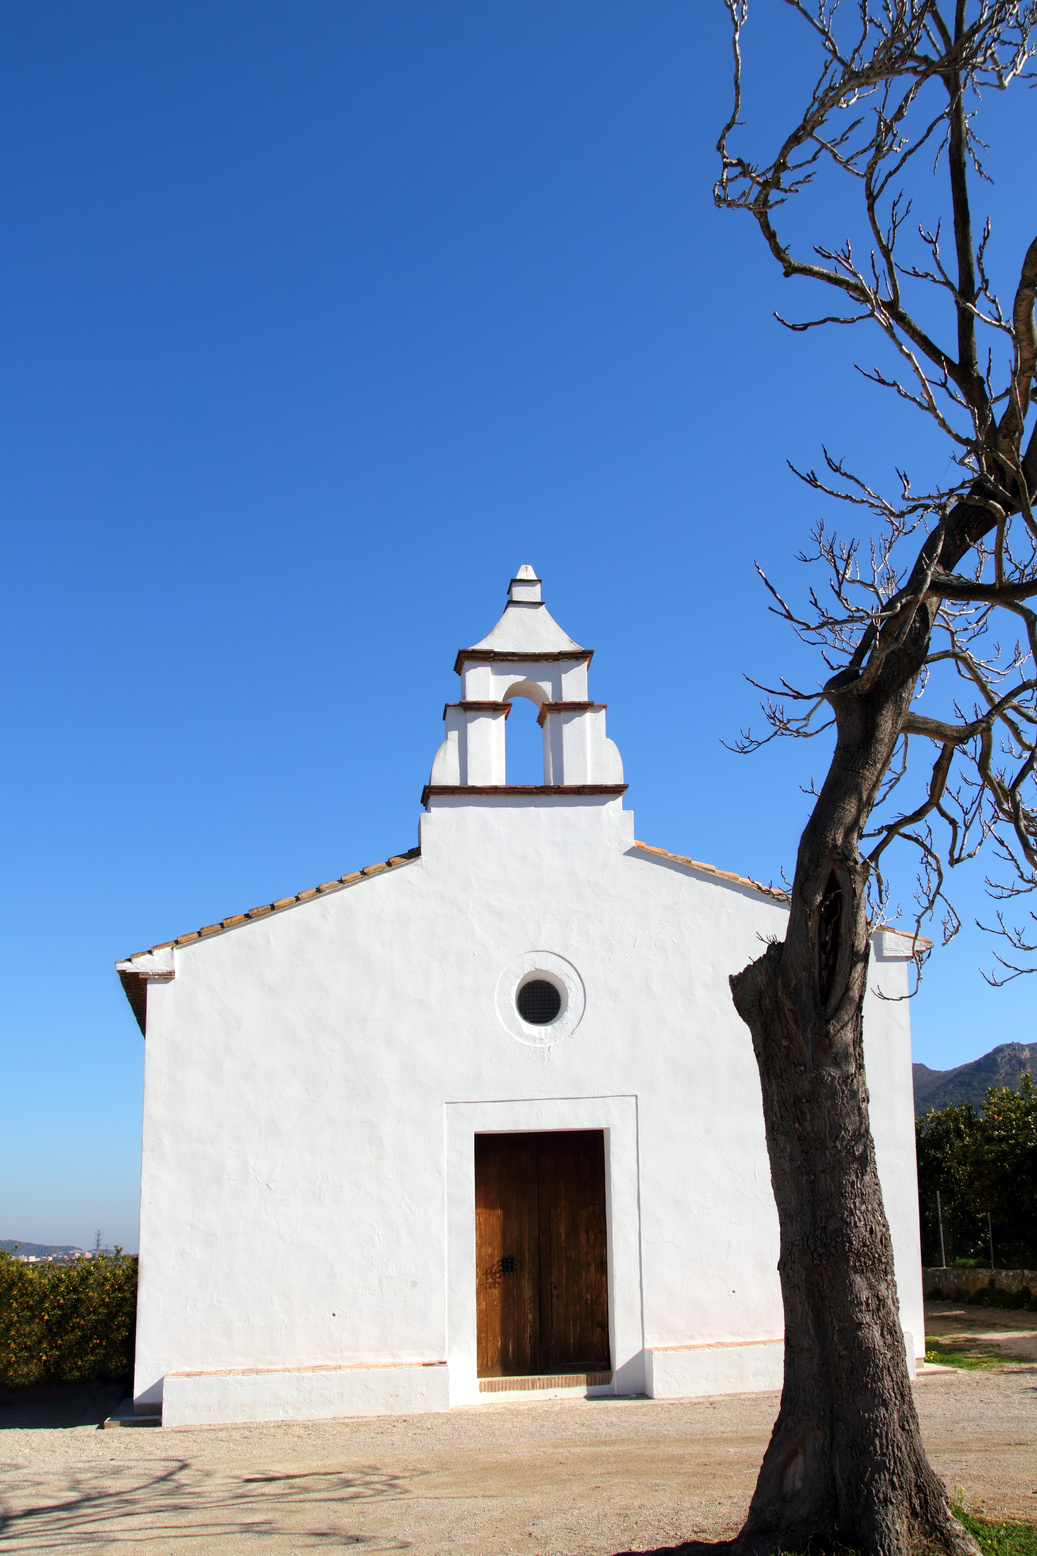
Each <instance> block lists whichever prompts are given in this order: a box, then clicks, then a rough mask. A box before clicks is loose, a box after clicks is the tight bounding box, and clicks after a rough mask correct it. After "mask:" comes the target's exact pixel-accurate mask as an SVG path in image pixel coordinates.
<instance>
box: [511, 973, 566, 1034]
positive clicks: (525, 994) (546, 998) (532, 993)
mask: <svg viewBox="0 0 1037 1556" xmlns="http://www.w3.org/2000/svg"><path fill="white" fill-rule="evenodd" d="M515 1004H516V1006H517V1007H518V1013H519V1015H520V1016H521V1017H522V1019H523V1021H528V1022H529V1024H530V1026H535V1027H546V1026H547V1025H548V1023H549V1022H551V1021H553V1020H554V1019H555V1017H556V1016H557V1014H558V1012H559V1011H560V1010H561V1008H562V996H561V994H559V992H558V990H557V989H556V988H555V986H554V984H553V983H548V981H547V979H546V978H532V979H531V980H530V982H529V983H524V984H523V985H522V987H521V989H519V991H518V993H517V994H516V996H515Z"/></svg>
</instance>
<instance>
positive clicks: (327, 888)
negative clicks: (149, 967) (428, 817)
mask: <svg viewBox="0 0 1037 1556" xmlns="http://www.w3.org/2000/svg"><path fill="white" fill-rule="evenodd" d="M420 853H421V849H420V848H409V849H408V850H407V852H406V853H405V854H393V856H392V858H391V859H384V860H381V861H380V862H379V863H378V864H365V865H364V867H363V869H362V870H354V871H353V872H352V874H350V875H340V876H339V877H338V879H337V880H334V881H323V882H322V883H321V884H320V885H319V886H310V887H307V889H306V890H305V891H300V892H296V894H295V896H294V897H278V899H277V901H276V902H264V903H261V904H260V906H259V907H258V908H249V910H248V912H247V913H235V914H232V916H231V917H230V918H223V919H220V920H219V921H218V923H215V924H205V925H203V926H202V928H201V929H195V930H192V931H191V933H190V934H188V935H178V936H177V937H176V939H175V940H163V941H162V943H161V944H160V945H152V946H148V947H147V949H146V950H144V951H134V953H133V956H127V957H126V958H125V960H126V961H127V962H132V961H133V957H134V956H148V955H150V954H151V952H153V951H166V950H168V949H169V947H170V946H181V945H193V944H194V943H195V941H196V940H208V938H209V936H210V935H218V934H221V933H222V932H223V930H225V929H237V928H238V926H239V925H240V924H248V923H250V922H251V921H252V920H254V919H257V918H265V917H266V915H267V914H268V913H280V912H281V910H282V909H283V908H294V907H295V905H296V903H298V902H309V901H310V899H311V898H312V897H323V896H326V895H327V893H328V892H332V891H341V889H342V887H343V886H355V885H356V884H357V882H358V881H364V880H369V879H370V878H371V876H372V875H381V874H382V873H383V871H385V870H395V869H398V868H399V866H400V865H401V864H410V863H411V861H412V860H413V859H417V858H418V856H419V855H420Z"/></svg>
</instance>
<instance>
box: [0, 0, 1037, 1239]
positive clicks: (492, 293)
mask: <svg viewBox="0 0 1037 1556" xmlns="http://www.w3.org/2000/svg"><path fill="white" fill-rule="evenodd" d="M773 12H774V6H773V5H772V4H770V3H769V0H765V3H764V4H763V5H761V15H762V22H761V32H760V38H761V43H762V44H763V45H764V48H765V52H766V54H767V56H768V57H769V58H772V59H773V58H777V59H778V60H779V61H780V62H781V64H782V72H781V75H782V80H783V81H787V80H790V79H791V80H794V79H795V75H796V68H797V67H798V63H799V61H798V58H797V56H796V55H795V53H794V52H793V49H794V43H793V41H792V40H791V39H790V38H789V37H788V36H787V34H786V33H784V32H783V31H781V30H780V28H779V27H778V25H777V23H776V22H775V21H774V18H773V15H772V14H771V13H773ZM723 19H724V13H723V9H722V7H721V5H720V3H719V0H717V3H715V4H701V5H689V4H687V0H651V3H649V4H644V5H638V6H635V5H632V4H630V3H629V0H623V3H620V0H512V3H505V0H490V3H487V0H437V4H435V5H429V4H427V3H424V0H385V3H382V0H378V3H376V0H298V3H295V4H292V5H290V6H289V5H285V4H283V3H276V4H275V3H268V0H204V3H203V0H194V3H192V0H186V3H185V0H175V3H167V0H149V4H148V5H147V6H141V5H139V4H136V3H130V0H117V3H113V0H92V3H91V4H90V5H83V4H81V3H78V0H75V3H67V0H44V3H41V4H36V5H30V6H26V5H20V6H19V5H8V6H6V7H4V8H2V9H0V74H2V77H3V80H2V88H0V180H2V189H3V213H4V242H3V245H2V246H0V299H2V303H0V306H2V308H3V314H4V324H3V337H4V351H3V367H2V376H0V396H2V426H3V429H4V436H3V438H2V440H0V442H2V448H0V491H2V494H3V514H4V518H3V532H2V540H0V544H2V547H3V556H2V563H3V567H2V577H3V584H2V588H3V609H2V612H0V632H2V634H3V663H4V670H5V673H4V676H3V691H2V694H3V702H4V712H3V718H4V725H5V731H6V734H7V737H8V739H7V742H6V756H5V760H4V763H3V769H2V780H0V781H2V784H3V804H2V816H3V831H4V839H3V861H4V891H3V894H2V898H0V913H2V915H3V926H2V929H3V933H2V936H0V1021H2V1043H3V1064H4V1076H5V1088H4V1090H5V1100H6V1108H5V1124H4V1129H3V1131H2V1132H0V1152H2V1153H3V1158H4V1159H3V1161H2V1164H0V1236H5V1237H24V1238H27V1239H33V1240H40V1241H51V1242H79V1243H83V1242H90V1243H92V1240H93V1236H94V1232H95V1230H96V1229H97V1228H101V1230H102V1233H103V1236H104V1239H105V1240H106V1241H109V1242H114V1241H118V1242H120V1243H122V1244H124V1245H125V1246H128V1247H134V1246H135V1240H136V1177H137V1170H138V1158H139V1133H140V1087H141V1073H142V1061H143V1043H142V1040H141V1037H140V1034H139V1032H138V1030H137V1027H136V1025H135V1023H134V1021H133V1018H132V1016H131V1014H130V1012H129V1009H128V1007H127V1006H126V1004H125V1001H124V999H123V996H122V994H121V991H120V988H119V984H118V981H117V979H116V977H115V974H114V972H113V969H112V964H113V961H114V960H115V958H116V957H118V956H122V955H126V954H128V953H130V952H132V951H135V950H137V949H139V948H140V947H142V946H145V945H148V944H150V943H152V942H155V941H161V940H165V939H167V938H169V937H170V936H172V935H175V934H177V933H180V932H183V931H185V930H188V929H191V928H195V927H197V926H198V925H199V924H202V923H207V922H211V921H212V920H213V919H215V918H219V917H223V916H225V915H227V914H230V913H234V912H239V911H241V910H243V909H245V908H247V907H250V906H252V905H253V904H255V903H258V902H266V901H270V900H271V899H272V898H274V897H277V896H281V895H284V894H286V893H288V892H294V891H297V890H299V889H301V888H302V887H305V886H308V885H312V884H315V883H316V882H318V881H320V880H324V879H327V878H328V877H329V876H330V875H334V874H340V873H342V872H343V871H346V870H349V869H353V868H356V867H358V866H359V865H362V864H366V863H369V862H371V861H373V860H376V859H379V858H384V857H385V856H386V855H387V854H389V853H394V852H398V851H400V850H403V849H405V848H407V847H409V846H411V845H412V844H413V843H414V841H415V837H416V827H417V815H418V802H419V795H420V791H421V786H422V783H423V782H424V780H425V778H426V777H427V772H428V768H429V765H430V763H431V759H432V756H433V753H434V751H435V748H436V745H437V743H438V741H439V738H440V730H441V722H440V719H441V712H442V706H443V703H444V701H446V700H447V699H448V698H450V697H452V696H453V695H454V693H455V685H456V682H455V678H454V676H453V673H452V668H451V667H452V664H453V657H454V654H455V651H456V649H457V648H458V647H459V646H460V645H461V644H464V643H469V642H471V641H473V640H475V639H477V638H478V637H480V636H482V635H483V634H484V633H485V632H486V631H487V630H488V629H489V627H490V626H491V625H492V623H493V622H494V620H495V619H496V617H497V615H498V614H499V612H500V609H501V606H502V604H503V600H504V591H505V588H506V584H507V580H508V579H509V577H510V576H511V574H512V572H513V571H514V569H515V568H516V567H517V566H518V565H519V564H520V563H522V562H526V561H528V562H531V563H533V564H534V565H535V566H536V568H537V569H538V571H539V572H540V573H541V575H542V576H543V578H544V580H545V597H546V598H547V601H548V603H549V606H550V608H551V610H552V612H553V614H554V615H555V616H556V617H557V618H558V620H559V621H560V622H561V623H562V625H563V626H564V627H565V628H566V630H568V631H569V632H570V633H571V634H572V635H573V636H574V637H576V638H577V639H578V640H579V641H580V642H582V643H584V644H587V645H588V646H591V647H593V648H594V649H595V650H596V657H595V660H594V665H593V682H592V686H593V694H594V695H595V696H596V697H598V698H600V699H601V700H604V701H607V702H608V703H609V727H610V733H611V734H612V735H613V736H614V738H615V739H616V740H617V742H618V743H619V746H620V749H621V751H622V753H623V756H624V759H625V762H626V767H627V776H628V778H629V782H630V792H629V795H628V803H629V805H630V806H631V807H632V808H633V809H634V811H635V812H636V818H637V833H638V836H639V837H641V838H644V839H645V840H646V841H649V842H652V843H656V844H659V845H662V846H664V847H667V848H670V849H673V850H675V851H678V852H683V853H688V854H691V855H693V856H694V857H696V858H701V859H705V860H708V861H711V862H714V863H716V864H719V865H720V866H722V867H724V868H727V869H734V870H739V871H743V872H745V873H748V874H752V875H755V876H757V877H760V878H762V879H764V880H768V879H772V878H774V879H776V878H777V877H778V875H779V872H780V870H781V868H782V866H783V865H784V866H785V867H786V868H789V867H790V866H791V861H792V859H793V857H794V852H795V846H796V840H797V837H798V830H799V828H800V826H801V824H802V821H803V818H804V815H805V806H806V800H805V798H804V796H803V794H802V792H801V787H800V786H801V785H802V784H804V783H806V782H807V781H808V779H809V776H810V774H811V772H816V771H818V770H819V769H820V768H821V765H822V762H823V756H824V753H823V751H822V750H821V749H820V748H814V747H811V746H808V745H804V744H802V743H797V744H796V745H795V746H794V747H791V748H781V749H778V748H774V747H771V748H769V749H768V751H766V752H764V753H762V754H760V755H758V756H756V757H754V758H752V759H746V758H739V757H736V756H734V755H732V754H731V753H730V752H728V751H727V750H726V749H725V748H724V745H723V744H722V742H723V741H724V740H725V739H727V740H730V739H732V738H733V737H734V736H735V735H736V734H737V731H738V730H739V728H741V727H742V726H744V725H745V724H746V723H747V722H748V721H750V720H751V719H753V717H754V712H755V707H756V694H755V693H754V692H753V690H752V688H751V687H750V686H748V685H747V683H746V682H745V680H744V673H745V672H749V673H753V674H761V673H762V674H764V675H768V674H772V673H773V672H774V668H775V666H782V667H784V666H786V665H787V666H788V667H789V668H790V669H793V670H795V669H797V668H800V667H802V665H803V664H804V661H803V659H802V656H801V653H800V652H799V651H797V650H795V648H794V645H793V644H791V643H789V642H788V640H787V639H786V637H785V634H784V632H783V630H782V629H781V628H780V626H779V625H778V624H777V623H776V622H775V621H774V619H773V618H772V617H770V616H768V614H767V612H766V601H765V599H764V597H763V594H762V591H761V589H760V588H759V586H758V585H757V583H756V582H755V578H754V573H753V561H754V559H755V558H759V559H760V560H761V561H762V562H763V563H765V564H766V565H767V566H768V568H769V569H771V570H772V571H773V573H774V575H775V576H776V577H777V578H778V579H779V580H780V581H781V582H782V583H783V584H784V585H785V586H787V587H788V588H790V589H794V588H797V587H801V586H802V581H803V580H802V579H801V578H800V577H799V576H798V573H797V569H796V566H795V564H794V562H793V561H792V558H793V556H794V553H795V552H796V550H797V549H798V548H799V546H800V545H802V544H803V543H804V540H805V538H806V535H807V531H808V528H809V525H810V522H811V519H812V518H813V516H814V514H815V511H816V510H815V509H814V508H812V507H811V505H810V503H809V501H808V500H807V494H805V493H804V491H803V489H802V488H799V487H798V486H797V483H796V482H795V481H794V479H793V478H792V477H791V476H790V475H789V474H788V472H787V469H786V465H785V460H786V458H789V457H791V458H793V459H796V460H797V461H799V462H801V463H811V462H813V461H814V460H816V459H817V457H818V453H819V448H820V444H821V443H822V442H826V443H828V444H829V445H832V446H834V447H837V448H839V449H840V450H845V451H846V452H847V453H849V454H850V455H851V456H856V457H859V458H861V459H862V460H864V461H865V462H867V461H868V460H869V459H875V458H878V459H879V460H880V461H881V460H886V461H888V462H893V461H895V460H901V461H902V460H904V459H907V458H909V457H910V456H911V453H912V443H911V429H909V428H907V427H906V426H905V424H904V423H903V422H902V421H900V420H898V419H897V418H896V417H895V416H894V415H893V414H892V413H891V411H890V408H889V407H887V406H885V405H883V404H882V403H881V401H880V400H878V399H877V398H876V395H875V393H874V392H872V391H869V390H867V388H866V387H863V386H862V385H861V383H860V381H859V380H857V379H856V378H855V375H854V374H853V371H852V368H851V367H850V343H849V342H848V341H847V339H846V337H845V336H840V337H838V338H837V339H834V340H826V339H821V338H819V337H807V338H806V339H804V338H802V337H793V336H790V335H788V334H787V333H786V332H783V331H782V330H781V329H780V328H779V327H778V326H777V325H776V324H774V322H773V320H772V319H771V313H772V310H773V309H774V308H775V307H783V308H785V309H786V310H787V309H789V308H790V306H792V305H793V303H792V301H790V297H789V295H788V288H787V287H785V286H784V284H783V283H782V281H781V279H780V277H779V276H778V275H777V274H776V272H775V271H774V269H773V267H772V266H771V265H770V264H769V263H768V262H767V259H766V256H765V255H764V253H763V252H762V247H761V245H760V243H759V240H758V239H757V238H756V235H755V233H754V231H753V230H751V228H750V225H749V223H748V221H739V220H738V219H737V218H735V217H733V216H721V215H719V214H718V213H717V212H716V211H715V210H714V208H713V205H712V198H711V188H712V182H713V179H714V176H715V165H714V156H713V152H712V146H713V142H714V141H715V138H716V133H717V130H718V128H719V125H720V123H721V122H722V120H723V118H724V116H725V114H726V109H727V103H726V90H727V70H728V55H727V45H726V38H725V34H724V27H723ZM760 90H761V97H760V103H761V110H762V115H763V118H764V121H765V122H766V117H767V115H768V114H770V113H776V112H777V111H778V106H779V105H778V102H777V95H776V93H774V92H772V91H771V90H770V88H765V83H763V82H762V81H760ZM1027 115H1031V116H1032V98H1028V97H1027V96H1026V94H1025V92H1024V93H1023V94H1022V100H1021V102H1020V104H1019V105H1018V106H1015V105H998V104H996V105H995V106H994V109H993V113H992V126H993V128H992V130H991V134H992V135H993V136H994V161H995V167H994V171H995V173H996V174H997V178H998V182H997V184H996V186H995V190H994V191H993V195H992V200H993V205H994V209H995V212H996V214H997V218H998V222H999V225H998V226H997V227H996V229H995V236H996V242H997V244H998V245H1000V246H999V248H998V259H997V262H998V263H999V264H1002V265H1004V266H1005V267H1006V271H1005V273H1006V274H1007V273H1008V272H1010V270H1011V266H1012V264H1013V263H1015V262H1016V260H1017V256H1018V255H1019V254H1021V252H1022V244H1023V243H1024V242H1025V241H1027V239H1028V236H1029V235H1028V234H1024V231H1023V228H1022V227H1021V226H1020V225H1019V223H1018V220H1017V218H1016V217H1015V216H1014V214H1013V211H1012V208H1011V204H1010V201H1009V195H1010V194H1011V192H1012V189H1013V181H1014V187H1015V188H1016V189H1017V188H1018V187H1019V180H1020V179H1021V178H1022V177H1023V176H1028V175H1026V174H1025V170H1024V166H1023V160H1022V158H1023V154H1024V151H1023V149H1021V148H1025V147H1026V146H1027V145H1028V144H1029V143H1030V142H1031V141H1032V126H1029V125H1028V120H1026V116H1027ZM1024 121H1025V122H1024ZM1021 127H1023V128H1027V127H1028V128H1029V131H1030V133H1029V139H1027V135H1026V134H1022V135H1020V133H1019V130H1020V128H1021ZM1013 157H1014V159H1015V161H1013ZM998 202H1002V203H1001V204H999V203H998ZM919 447H921V445H919ZM925 452H926V451H925V450H924V449H923V454H924V453H925ZM527 734H528V731H527ZM980 886H981V879H979V878H976V879H973V880H972V881H971V882H965V883H963V892H964V898H963V906H964V911H965V915H966V917H967V918H971V917H973V916H974V915H975V913H976V912H978V911H982V901H981V896H980V892H979V887H980ZM689 954H692V955H693V954H694V948H689ZM989 956H990V948H989V946H988V945H987V944H984V943H983V942H982V937H979V936H978V935H976V934H975V933H970V934H966V935H964V936H962V938H961V939H960V940H959V941H958V942H957V943H956V944H955V946H954V947H953V948H952V949H951V950H950V951H948V952H946V953H941V954H940V955H938V956H936V957H935V958H934V960H933V962H932V964H931V967H930V971H929V975H928V978H927V981H926V984H925V986H924V989H923V992H922V993H921V995H920V996H919V998H918V1000H917V1001H916V1003H915V1007H914V1021H915V1035H916V1043H915V1051H916V1057H919V1058H922V1059H924V1060H925V1061H926V1062H927V1063H929V1064H932V1065H936V1066H939V1067H944V1066H948V1065H951V1064H955V1063H960V1062H962V1061H964V1060H966V1059H969V1058H973V1057H975V1056H976V1055H978V1054H979V1053H982V1052H985V1051H986V1050H987V1049H989V1048H990V1047H992V1046H993V1045H994V1044H995V1043H997V1042H1002V1041H1007V1040H1010V1039H1014V1038H1018V1039H1021V1040H1024V1041H1026V1040H1030V1039H1031V1038H1032V1037H1033V1036H1034V1031H1033V1026H1034V1024H1033V1021H1032V1018H1031V1015H1030V1011H1031V1008H1032V985H1030V984H1029V983H1028V982H1023V983H1017V984H1015V985H1013V986H1012V987H1011V988H1009V989H1007V990H1004V991H1002V992H1000V993H995V992H993V991H991V990H989V989H988V988H987V987H986V986H985V985H984V983H983V982H982V980H981V978H980V977H979V973H978V970H977V969H978V967H979V966H980V965H981V964H985V963H987V962H988V961H989Z"/></svg>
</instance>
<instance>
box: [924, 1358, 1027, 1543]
mask: <svg viewBox="0 0 1037 1556" xmlns="http://www.w3.org/2000/svg"><path fill="white" fill-rule="evenodd" d="M925 1359H926V1361H927V1362H938V1363H939V1365H940V1366H941V1367H964V1368H967V1369H968V1370H969V1371H970V1372H976V1371H978V1370H979V1369H981V1368H985V1369H988V1370H989V1369H992V1368H996V1367H1003V1366H1004V1365H1005V1363H1006V1361H1007V1360H1008V1358H1007V1357H1006V1356H1004V1355H1002V1353H1001V1352H1000V1351H991V1350H990V1349H989V1348H984V1346H983V1345H982V1343H981V1342H979V1341H974V1340H937V1339H935V1338H934V1337H933V1336H932V1335H926V1338H925ZM1034 1556H1037V1552H1035V1553H1034Z"/></svg>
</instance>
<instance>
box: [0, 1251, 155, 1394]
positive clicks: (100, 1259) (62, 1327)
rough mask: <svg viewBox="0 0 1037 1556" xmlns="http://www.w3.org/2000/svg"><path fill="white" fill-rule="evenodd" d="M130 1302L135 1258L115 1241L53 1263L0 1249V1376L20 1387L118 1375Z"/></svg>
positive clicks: (129, 1354) (126, 1347) (124, 1361)
mask: <svg viewBox="0 0 1037 1556" xmlns="http://www.w3.org/2000/svg"><path fill="white" fill-rule="evenodd" d="M136 1310H137V1261H136V1259H135V1258H132V1257H131V1256H130V1255H128V1254H124V1253H122V1252H120V1251H119V1250H118V1249H116V1251H115V1253H114V1254H101V1255H94V1257H93V1258H90V1259H71V1260H69V1261H68V1262H62V1263H55V1264H49V1263H48V1264H25V1263H23V1262H22V1261H21V1260H20V1259H16V1258H14V1257H13V1256H12V1255H11V1254H9V1253H5V1252H3V1251H2V1250H0V1380H2V1381H3V1382H5V1383H6V1384H7V1385H8V1387H11V1388H22V1387H25V1386H27V1385H29V1384H32V1383H81V1382H85V1381H86V1380H87V1379H89V1378H100V1377H119V1376H122V1375H123V1374H125V1373H127V1372H129V1370H130V1368H131V1367H132V1364H133V1335H134V1321H135V1316H136Z"/></svg>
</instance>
